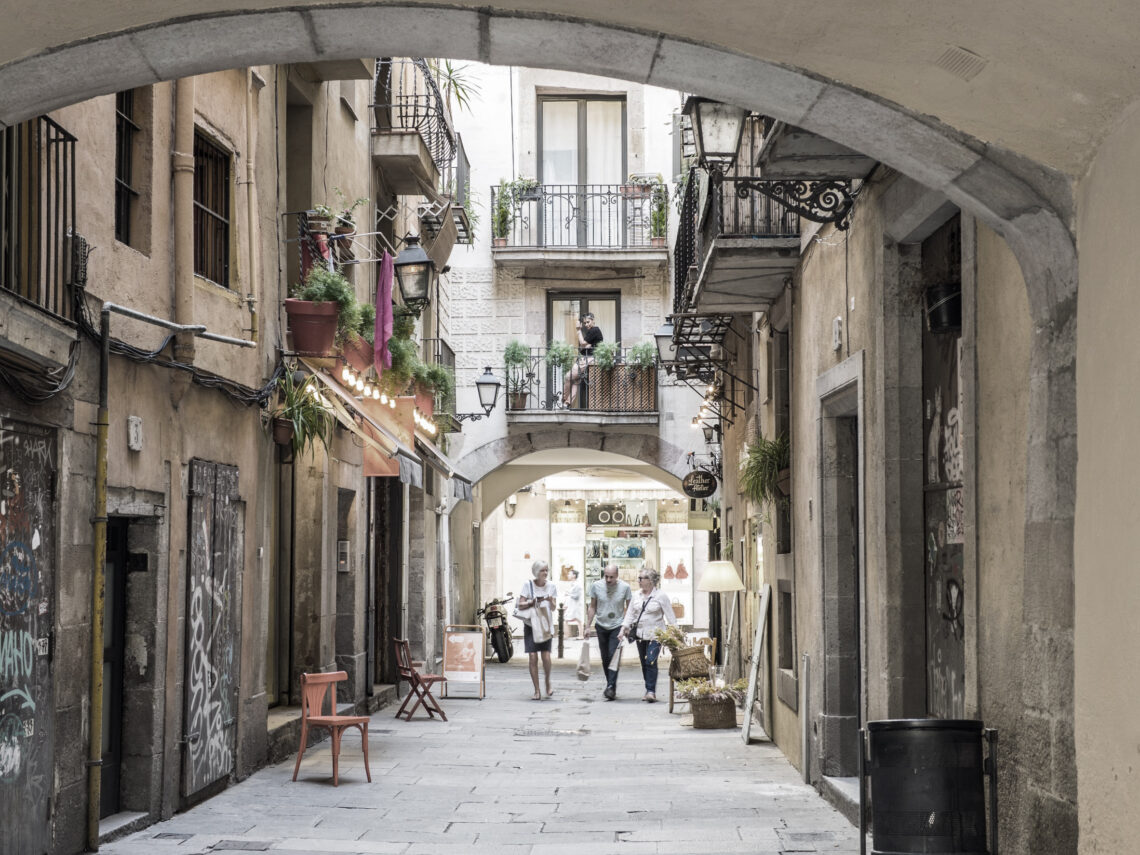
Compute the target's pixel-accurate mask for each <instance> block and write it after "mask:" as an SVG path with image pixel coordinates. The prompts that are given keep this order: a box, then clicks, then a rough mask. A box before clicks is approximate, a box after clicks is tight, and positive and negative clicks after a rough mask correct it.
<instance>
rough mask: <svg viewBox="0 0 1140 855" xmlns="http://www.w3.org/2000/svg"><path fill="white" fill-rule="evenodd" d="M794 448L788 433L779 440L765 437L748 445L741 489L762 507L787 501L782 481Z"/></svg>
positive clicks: (742, 471) (760, 437)
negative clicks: (782, 488)
mask: <svg viewBox="0 0 1140 855" xmlns="http://www.w3.org/2000/svg"><path fill="white" fill-rule="evenodd" d="M790 458H791V445H790V443H789V442H788V436H787V434H783V433H782V434H779V435H778V436H777V437H776V438H775V439H765V438H764V437H763V436H759V437H757V438H756V441H755V442H753V443H752V444H751V445H749V446H748V450H747V453H746V455H745V458H744V461H743V462H742V463H741V464H740V489H741V491H742V492H743V493H744V495H746V496H747V497H748V498H749V499H751V500H752V501H753V502H755V503H756V504H758V505H764V504H768V503H771V502H777V501H787V499H786V496H787V493H786V492H785V491H784V490H781V489H780V482H781V478H782V477H783V476H784V474H785V473H786V470H788V468H789V466H790Z"/></svg>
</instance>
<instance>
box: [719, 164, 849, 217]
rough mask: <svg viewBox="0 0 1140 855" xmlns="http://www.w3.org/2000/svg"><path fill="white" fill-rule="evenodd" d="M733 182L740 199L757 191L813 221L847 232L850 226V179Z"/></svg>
mask: <svg viewBox="0 0 1140 855" xmlns="http://www.w3.org/2000/svg"><path fill="white" fill-rule="evenodd" d="M709 177H710V178H711V179H712V180H713V181H714V182H717V183H720V182H721V181H723V180H724V175H723V174H722V173H721V172H720V171H717V170H714V171H713V172H711V173H710V174H709ZM733 183H734V184H735V185H736V191H735V192H736V196H737V197H738V198H740V199H747V198H748V194H749V193H750V192H755V193H759V194H760V195H762V196H767V197H768V198H769V199H771V200H773V201H775V202H779V203H780V204H781V205H783V206H784V207H785V208H787V209H788V210H790V211H795V212H796V213H797V214H799V215H800V216H801V217H803V218H804V219H805V220H811V221H812V222H813V223H834V224H835V227H836V228H837V229H839V230H840V231H845V230H846V229H847V228H848V227H849V226H850V225H851V221H850V215H851V209H852V208H853V207H854V205H855V197H854V195H852V193H851V183H850V182H849V181H837V180H825V181H812V180H809V179H806V178H783V179H776V178H758V177H751V176H743V175H734V176H733Z"/></svg>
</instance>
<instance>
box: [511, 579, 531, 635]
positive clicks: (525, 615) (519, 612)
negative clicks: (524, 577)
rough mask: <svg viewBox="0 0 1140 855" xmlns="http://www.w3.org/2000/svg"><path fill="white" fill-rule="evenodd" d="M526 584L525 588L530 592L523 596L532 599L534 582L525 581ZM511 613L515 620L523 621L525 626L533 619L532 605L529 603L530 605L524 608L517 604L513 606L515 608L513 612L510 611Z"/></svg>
mask: <svg viewBox="0 0 1140 855" xmlns="http://www.w3.org/2000/svg"><path fill="white" fill-rule="evenodd" d="M527 585H528V586H529V587H528V588H527V590H528V591H530V593H529V594H524V595H523V596H525V597H526V598H527V599H528V600H533V599H534V582H527ZM511 615H512V616H514V618H515V620H521V621H522V622H523V623H525V624H526V625H527V626H529V625H530V622H531V620H533V619H534V606H533V605H530V606H527V607H526V608H525V609H520V608H519V607H518V606H515V609H514V611H513V612H511Z"/></svg>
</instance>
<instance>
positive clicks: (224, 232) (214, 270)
mask: <svg viewBox="0 0 1140 855" xmlns="http://www.w3.org/2000/svg"><path fill="white" fill-rule="evenodd" d="M194 272H195V273H196V274H197V275H199V276H204V277H205V278H207V279H209V280H210V281H211V282H215V283H217V284H218V285H222V286H224V287H226V288H228V287H230V153H229V152H228V151H226V150H225V149H223V148H221V147H220V146H218V145H217V144H216V143H214V142H212V141H211V140H210V139H208V138H207V137H206V136H205V135H203V134H202V133H200V132H195V133H194Z"/></svg>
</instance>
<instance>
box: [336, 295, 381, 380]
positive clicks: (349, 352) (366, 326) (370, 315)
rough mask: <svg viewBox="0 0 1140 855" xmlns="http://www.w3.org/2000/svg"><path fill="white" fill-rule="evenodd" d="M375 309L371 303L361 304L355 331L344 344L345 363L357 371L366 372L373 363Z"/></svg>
mask: <svg viewBox="0 0 1140 855" xmlns="http://www.w3.org/2000/svg"><path fill="white" fill-rule="evenodd" d="M375 340H376V307H375V306H373V305H372V304H371V303H361V304H360V307H359V320H358V322H357V325H356V329H354V330H353V331H352V334H351V335H349V336H348V340H347V341H346V342H345V343H344V348H343V353H344V359H345V362H347V363H348V364H349V365H351V366H352V367H353V368H355V369H356V370H357V371H367V370H368V369H369V368H371V367H372V363H373V362H374V361H375V348H374V347H373V343H374V342H375Z"/></svg>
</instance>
